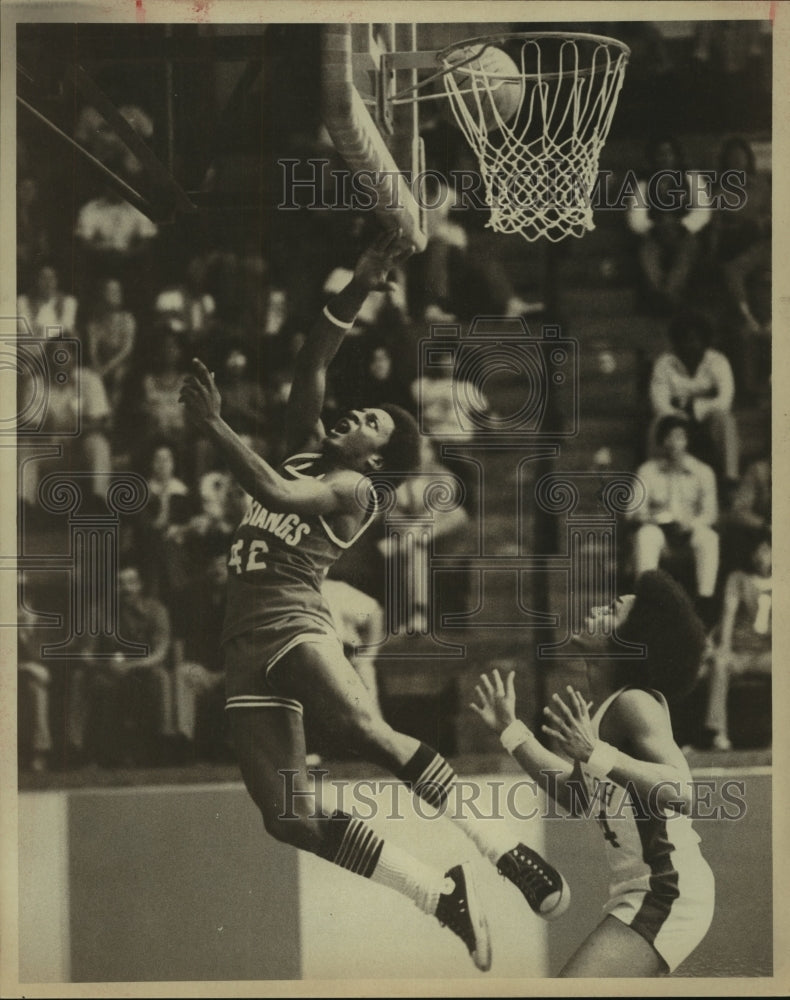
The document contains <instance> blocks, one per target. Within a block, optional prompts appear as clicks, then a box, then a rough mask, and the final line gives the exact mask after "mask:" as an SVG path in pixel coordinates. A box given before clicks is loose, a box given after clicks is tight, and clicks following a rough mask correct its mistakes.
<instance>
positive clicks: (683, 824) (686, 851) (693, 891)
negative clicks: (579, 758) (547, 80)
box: [575, 688, 715, 972]
mask: <svg viewBox="0 0 790 1000" xmlns="http://www.w3.org/2000/svg"><path fill="white" fill-rule="evenodd" d="M625 690H626V689H625V688H620V690H619V691H615V692H614V694H612V695H610V696H609V697H608V698H607V699H606V700H605V701H604V702H603V703H602V704H601V705H600V706H599V707H598V710H597V712H596V713H595V714H594V715H593V717H592V720H591V721H592V728H593V731H594V733H595V735H596V737H597V736H598V732H599V728H600V725H601V720H602V719H603V717H604V715H605V714H606V711H607V709H608V708H609V707H610V705H611V704H612V702H613V701H614V700H615V699H616V698H617V697H618V696H619V695H620V694H622V692H623V691H625ZM648 693H649V694H650V695H652V696H653V697H654V698H656V699H657V700H658V701H659V702H660V703H661V705H662V706H663V708H664V711H665V712H666V714H667V721H669V709H668V707H667V703H666V699H665V698H664V696H663V695H662V694H660V692H658V691H649V692H648ZM579 773H580V774H581V778H582V782H581V785H582V791H583V797H584V799H585V801H584V802H583V803H582V805H583V806H584V807H585V810H586V812H587V813H588V814H589V815H592V816H594V817H595V818H596V819H597V821H598V823H599V824H600V826H601V829H602V831H603V835H604V840H605V843H606V856H607V861H608V862H609V870H610V873H611V875H610V885H609V900H608V902H607V903H606V905H605V906H604V913H606V914H608V915H610V916H613V917H616V918H617V919H618V920H620V921H621V922H622V923H624V924H626V925H627V926H629V927H631V928H632V930H634V931H636V932H637V933H638V934H640V935H641V936H642V937H643V938H644V939H645V940H646V941H648V942H649V943H650V944H651V945H652V946H653V947H654V948H655V950H656V951H657V952H658V954H659V955H660V956H661V957H662V958H663V959H664V961H665V963H666V966H667V969H668V971H670V972H671V971H674V970H675V969H676V968H677V967H678V965H680V964H681V962H683V961H684V960H685V959H686V958H687V957H688V955H689V954H690V953H691V952H692V951H693V950H694V949H695V948H696V946H697V945H698V944H699V942H700V941H701V940H702V939H703V938H704V937H705V935H706V933H707V932H708V928H709V927H710V924H711V921H712V919H713V908H714V902H715V885H714V879H713V873H712V872H711V870H710V867H709V866H708V864H707V862H706V861H705V859H704V858H703V856H702V853H701V851H700V848H699V837H698V836H697V834H696V833H695V832H694V829H693V827H692V825H691V819H690V818H689V817H688V816H684V815H683V814H682V813H680V812H678V811H677V810H674V809H659V808H658V804H657V802H655V801H647V802H645V801H643V800H642V798H641V797H640V795H639V794H638V792H637V791H636V789H635V788H634V787H633V786H631V787H629V786H628V785H626V786H625V787H623V786H620V785H615V784H614V783H613V782H611V781H607V780H603V781H600V780H599V779H598V778H595V777H594V776H593V775H591V774H590V773H589V772H588V771H586V770H585V768H584V766H583V765H582V766H581V767H579V765H578V764H577V765H576V768H575V774H576V776H578V775H579ZM682 780H684V781H691V774H690V773H689V772H688V768H686V774H685V775H683V779H682Z"/></svg>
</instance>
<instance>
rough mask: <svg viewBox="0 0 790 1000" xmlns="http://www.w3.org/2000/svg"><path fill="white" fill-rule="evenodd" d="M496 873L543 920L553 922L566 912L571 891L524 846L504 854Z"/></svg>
mask: <svg viewBox="0 0 790 1000" xmlns="http://www.w3.org/2000/svg"><path fill="white" fill-rule="evenodd" d="M497 871H498V872H499V874H500V875H504V876H505V878H506V879H508V880H509V881H511V882H512V883H513V885H514V886H516V888H517V889H520V890H521V894H522V895H523V897H524V899H526V901H527V902H528V903H529V905H530V906H531V907H532V909H533V910H534V911H535V913H537V915H538V916H539V917H543V919H544V920H556V918H557V917H561V916H562V914H563V913H564V912H565V911H566V910H567V909H568V906H569V904H570V901H571V891H570V889H569V888H568V884H567V882H566V881H565V879H564V878H563V877H562V875H560V873H559V872H558V871H557V869H556V868H552V866H551V865H550V864H548V863H547V862H546V861H544V860H543V858H542V857H541V856H540V855H539V854H538V853H537V852H536V851H532V850H530V848H529V847H525V846H524V844H518V845H517V846H516V847H514V848H513V850H512V851H508V852H507V854H503V855H502V857H501V858H500V859H499V861H498V862H497Z"/></svg>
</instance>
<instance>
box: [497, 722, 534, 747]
mask: <svg viewBox="0 0 790 1000" xmlns="http://www.w3.org/2000/svg"><path fill="white" fill-rule="evenodd" d="M528 739H529V730H528V729H527V727H526V726H525V725H524V723H523V722H522V721H521V719H515V720H514V721H513V722H511V723H510V725H508V726H505V728H504V729H503V730H502V732H501V733H500V734H499V742H500V743H501V744H502V746H503V747H504V748H505V750H507V752H508V753H513V751H514V750H515V749H516V747H520V746H521V744H522V743H526V741H527V740H528Z"/></svg>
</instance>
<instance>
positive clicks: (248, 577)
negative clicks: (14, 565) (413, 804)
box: [181, 232, 569, 970]
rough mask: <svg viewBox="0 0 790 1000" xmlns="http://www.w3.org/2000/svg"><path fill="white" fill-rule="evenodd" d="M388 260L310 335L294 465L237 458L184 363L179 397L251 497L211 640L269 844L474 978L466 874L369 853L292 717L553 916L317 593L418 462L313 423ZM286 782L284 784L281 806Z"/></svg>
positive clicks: (389, 434) (393, 416)
mask: <svg viewBox="0 0 790 1000" xmlns="http://www.w3.org/2000/svg"><path fill="white" fill-rule="evenodd" d="M401 247H402V243H401V242H400V236H399V234H398V233H397V232H394V233H388V234H384V235H382V236H381V237H380V238H379V239H378V240H377V241H376V242H375V243H374V244H373V245H372V246H371V247H369V248H368V249H367V250H366V251H365V252H364V253H363V254H362V255H361V257H360V259H359V261H358V262H357V265H356V267H355V270H354V275H353V278H352V280H351V282H350V283H349V284H348V285H347V286H346V288H345V289H343V291H341V292H340V293H339V294H338V295H336V296H335V297H334V298H333V299H332V300H331V301H330V302H329V304H328V305H327V307H326V308H325V309H324V311H323V315H322V316H321V317H320V318H319V320H318V322H317V324H316V325H315V327H314V329H313V330H312V331H311V333H310V336H309V337H308V339H307V342H306V343H305V345H304V347H303V349H302V351H301V353H300V354H299V356H298V358H297V361H296V368H295V375H294V380H293V387H292V389H291V394H290V398H289V401H288V410H287V431H286V435H287V442H286V443H287V446H288V448H289V454H290V455H291V457H290V458H288V459H286V461H285V462H284V463H283V465H282V466H281V468H280V469H278V470H276V469H274V468H273V467H272V466H270V465H269V464H268V463H267V462H266V461H264V460H263V459H262V458H260V457H259V456H258V455H257V454H255V453H254V452H252V451H251V450H250V449H249V448H247V447H246V446H245V445H244V443H243V442H242V441H241V440H240V439H239V438H238V437H237V435H235V434H234V433H233V432H232V431H231V430H230V428H229V427H228V425H227V424H226V423H225V422H224V421H223V420H222V419H221V417H220V407H221V398H220V395H219V393H218V391H217V389H216V387H215V385H214V381H213V378H212V376H211V375H210V373H209V372H208V371H207V370H206V368H205V366H204V365H202V364H201V363H200V362H199V361H197V360H195V361H194V362H193V368H194V374H192V375H190V376H188V377H187V379H186V380H185V384H184V387H183V390H182V397H181V398H182V401H183V403H184V404H185V406H186V410H187V414H188V416H189V418H190V420H191V421H192V422H193V423H195V424H197V425H198V426H199V427H200V428H201V429H202V430H203V431H204V432H205V433H208V435H209V436H210V437H211V439H212V440H213V441H214V443H215V445H216V446H217V447H218V449H219V451H220V452H221V453H222V454H223V455H224V457H225V459H226V461H227V463H228V465H229V467H230V469H231V471H232V472H233V474H234V475H235V476H236V477H237V479H238V481H239V483H240V484H241V486H242V487H243V488H244V489H245V490H246V491H247V492H248V493H249V494H250V496H251V497H252V502H251V505H250V507H249V509H248V511H247V513H246V515H245V517H244V518H243V520H242V523H241V524H240V525H239V528H238V530H237V532H236V535H235V537H234V540H233V542H232V545H231V550H230V559H229V563H228V565H229V569H230V574H229V582H228V601H227V613H226V620H225V627H224V631H223V637H222V639H223V648H224V657H225V671H226V690H227V708H228V716H229V720H230V728H231V734H232V738H233V743H234V746H235V749H236V753H237V756H238V760H239V764H240V767H241V772H242V775H243V778H244V781H245V784H246V786H247V789H248V791H249V793H250V795H251V797H252V799H253V800H254V802H255V803H256V805H257V806H258V808H259V809H260V811H261V814H262V816H263V822H264V826H265V828H266V830H267V831H268V832H269V833H270V834H271V835H272V836H274V837H276V838H277V839H279V840H282V841H285V842H286V843H289V844H291V845H293V846H294V847H298V848H301V849H303V850H307V851H312V852H314V853H315V854H317V855H319V856H320V857H322V858H325V859H326V860H327V861H330V862H332V863H334V864H336V865H339V866H341V867H343V868H346V869H348V870H349V871H351V872H354V873H355V874H358V875H362V876H364V877H367V878H370V879H371V880H372V881H374V882H379V883H381V884H384V885H387V886H390V887H391V888H393V889H396V890H397V891H399V892H401V893H402V894H404V895H406V896H408V897H409V898H411V899H412V900H413V901H414V902H415V903H416V904H417V906H418V907H419V908H420V909H422V910H423V911H424V912H426V913H428V914H431V915H434V916H436V917H437V918H438V920H439V921H440V922H441V923H442V924H443V925H446V926H447V927H449V928H450V929H452V930H453V931H454V932H455V933H456V934H457V935H458V936H459V937H461V939H462V940H463V941H464V943H465V944H466V946H467V948H468V950H469V952H470V954H471V956H472V958H473V960H474V962H475V964H476V965H477V967H478V968H480V969H483V970H485V969H487V968H489V967H490V963H491V946H490V941H489V936H488V928H487V923H486V920H485V916H484V914H483V913H482V911H481V908H480V904H479V901H478V898H477V893H476V891H475V887H474V884H473V881H472V878H471V869H470V868H469V867H468V866H467V865H457V866H455V867H453V868H451V869H450V871H449V872H447V873H446V875H442V873H441V872H435V871H433V870H432V869H431V868H429V867H428V866H426V865H424V864H422V863H421V862H420V861H418V860H417V859H416V858H414V857H413V856H411V855H410V854H408V853H406V852H405V851H403V850H401V849H400V848H398V847H396V846H395V845H393V844H391V843H390V842H389V841H384V840H382V839H381V838H380V837H379V836H378V835H377V834H376V833H374V832H373V830H372V829H371V828H370V827H369V826H368V825H367V824H366V823H364V822H363V821H362V820H360V819H357V818H353V817H351V816H350V815H347V814H345V813H342V812H339V811H334V812H333V813H332V814H328V813H327V812H325V811H323V810H321V809H318V810H317V809H316V808H315V800H314V798H313V799H312V801H311V799H310V795H311V794H312V793H311V791H310V790H311V789H312V786H311V784H309V783H308V780H307V775H306V771H305V734H304V728H303V711H306V712H307V715H308V719H312V718H316V719H321V720H322V721H323V723H324V724H325V725H326V726H328V727H331V731H332V733H333V735H334V736H335V738H337V739H340V740H342V741H343V742H344V743H345V745H346V746H347V747H348V748H349V749H351V750H353V751H354V752H355V753H357V754H358V755H359V756H361V757H363V758H365V759H367V760H368V761H372V762H374V763H377V764H380V765H381V766H383V767H385V768H386V769H387V770H389V771H390V772H391V773H393V774H394V775H395V776H396V777H397V778H399V779H400V780H402V781H403V782H405V783H406V784H407V785H408V787H409V788H410V789H411V790H412V792H413V793H414V794H415V795H417V796H419V797H420V798H421V799H423V800H425V801H426V802H428V803H429V804H431V805H433V806H435V807H438V808H442V809H444V810H445V815H447V816H448V817H450V818H451V819H452V820H453V821H454V822H456V823H457V824H458V825H459V826H460V827H461V828H462V829H463V831H464V832H465V833H466V834H467V836H469V837H470V839H471V840H472V841H473V842H474V844H475V845H476V846H477V848H478V849H479V850H480V851H481V852H482V853H483V854H484V855H485V856H486V857H488V858H489V859H490V860H491V861H492V862H493V863H494V864H495V865H496V866H497V869H498V870H499V872H500V873H501V874H502V875H504V876H505V877H506V878H508V879H509V880H510V881H511V882H513V883H514V884H515V885H516V886H517V888H518V889H519V890H520V891H521V892H522V894H523V896H524V898H525V899H526V900H527V902H528V903H529V905H530V906H531V907H532V909H533V910H534V911H535V912H536V913H538V914H540V915H541V916H543V917H546V918H553V917H555V916H559V915H560V914H561V913H562V912H564V910H565V909H566V908H567V905H568V900H569V892H568V889H567V886H566V885H565V883H564V880H563V879H562V877H561V875H560V874H559V873H558V872H557V871H556V870H555V869H554V868H552V867H551V866H550V865H548V864H546V862H545V861H543V859H542V858H541V857H540V856H539V855H537V854H536V853H535V852H533V851H532V850H531V849H530V848H528V847H526V846H525V845H524V844H520V843H517V842H516V841H515V838H514V837H513V836H512V834H509V833H508V831H507V829H506V828H505V827H504V825H497V824H490V823H488V824H485V825H484V826H483V825H481V824H480V823H479V822H477V821H476V820H475V819H474V817H473V816H471V815H470V814H469V808H468V806H467V804H466V803H465V802H464V801H463V797H462V796H461V795H460V789H459V786H458V784H457V782H456V776H455V773H454V771H453V769H452V767H451V766H450V765H449V764H448V763H447V761H446V760H444V758H443V757H442V756H441V755H440V754H438V753H436V752H435V751H434V750H432V749H431V748H430V747H428V746H426V745H425V744H423V743H420V742H419V741H418V740H416V739H414V738H413V737H411V736H407V735H404V734H403V733H398V732H395V730H393V729H392V727H391V726H389V725H388V724H387V723H386V722H385V720H384V719H383V718H382V717H381V715H380V714H379V712H378V711H377V710H376V708H375V704H374V702H373V700H372V698H371V697H370V694H369V692H368V691H367V689H366V688H365V685H364V684H363V683H362V681H361V680H360V677H359V675H358V674H357V672H356V671H355V670H354V668H353V666H352V665H351V664H350V663H349V662H348V660H347V659H346V658H345V656H344V655H343V649H342V645H341V643H340V641H339V639H338V636H337V634H336V631H335V627H334V625H333V623H332V618H331V615H330V612H329V610H328V608H327V606H326V603H325V601H324V598H323V597H322V595H321V581H322V579H323V578H324V576H325V574H326V571H327V570H328V568H329V567H330V566H331V565H332V563H333V562H334V561H335V560H336V559H337V558H338V556H339V555H340V554H341V552H342V551H343V550H344V549H347V548H348V547H349V546H350V545H352V544H353V543H354V542H355V541H356V540H357V539H358V538H359V536H360V535H361V534H362V532H363V531H364V530H365V529H366V528H367V526H368V525H369V524H370V522H371V520H372V519H373V517H374V516H375V513H376V504H375V496H374V491H373V488H372V483H371V480H370V478H369V477H370V476H371V475H372V474H374V473H379V474H381V473H387V472H389V473H396V474H397V473H402V472H408V471H411V470H413V469H414V468H415V467H416V465H417V463H418V455H419V433H418V430H417V425H416V423H415V421H414V419H413V418H412V417H411V416H410V415H409V414H408V413H406V412H405V411H403V410H401V409H399V408H398V407H395V406H382V407H379V408H369V409H359V410H353V411H351V412H349V413H346V414H345V415H344V416H343V417H342V418H341V419H340V420H339V421H338V422H337V423H336V424H335V426H334V427H333V428H332V430H330V431H329V433H326V432H325V430H324V427H323V425H322V423H321V419H320V417H321V410H322V408H323V403H324V393H325V385H326V377H327V369H328V367H329V364H330V362H331V361H332V359H333V358H334V356H335V354H336V353H337V351H338V349H339V347H340V344H341V342H342V340H343V337H344V335H345V334H346V333H347V332H348V330H350V329H351V328H352V327H353V325H354V320H355V317H356V315H357V313H358V311H359V310H360V309H361V307H362V305H363V303H364V302H365V300H366V298H367V296H368V294H369V293H370V292H371V291H373V290H386V289H387V288H388V287H390V286H389V285H388V281H387V279H388V275H389V274H390V272H391V271H392V269H393V268H394V267H395V266H396V265H397V264H398V263H400V262H401V260H402V259H404V258H405V256H407V255H408V252H409V251H406V253H404V252H403V250H402V249H400V248H401ZM286 772H290V773H291V774H293V773H295V774H296V777H295V779H294V785H293V794H292V795H291V796H289V801H285V798H286V796H285V784H284V780H283V774H284V773H286ZM306 793H307V794H306ZM492 827H496V829H492Z"/></svg>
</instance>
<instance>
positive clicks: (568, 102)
mask: <svg viewBox="0 0 790 1000" xmlns="http://www.w3.org/2000/svg"><path fill="white" fill-rule="evenodd" d="M629 55H630V50H629V48H628V46H627V45H624V44H623V43H622V42H619V41H617V40H616V39H614V38H606V37H604V36H602V35H586V34H573V33H568V32H544V33H533V32H521V33H514V34H509V35H501V36H485V37H480V38H472V39H468V40H466V41H463V42H458V43H456V44H454V45H451V46H448V47H447V48H446V49H443V50H442V51H441V52H439V53H438V59H439V62H440V64H441V65H442V66H443V71H442V73H441V76H442V79H443V81H444V89H445V93H446V95H447V97H448V98H449V101H450V105H451V107H452V110H453V114H454V116H455V120H456V122H457V124H458V127H459V128H460V129H461V131H462V132H463V133H464V135H465V136H466V139H467V141H468V142H469V145H470V146H471V148H472V150H473V151H474V153H475V154H476V156H477V158H478V161H479V164H480V173H481V176H482V178H483V183H484V186H485V188H484V189H485V200H486V203H487V204H488V206H489V208H490V210H491V218H490V220H489V222H488V223H487V225H488V226H489V227H490V228H492V229H494V230H495V231H496V232H498V233H521V235H522V236H523V237H524V238H525V239H527V240H529V241H534V240H537V239H539V238H540V237H541V236H545V237H546V238H547V239H549V240H551V241H552V242H558V241H559V240H561V239H564V237H566V236H568V235H572V236H583V235H584V234H585V233H586V232H588V231H589V230H591V229H594V228H595V225H594V223H593V212H592V204H591V197H590V196H591V194H592V191H593V187H594V185H595V181H596V178H597V174H598V160H599V157H600V154H601V150H602V149H603V146H604V143H605V142H606V138H607V136H608V134H609V129H610V127H611V124H612V118H613V117H614V112H615V108H616V106H617V99H618V97H619V95H620V88H621V87H622V84H623V77H624V75H625V67H626V64H627V62H628V57H629Z"/></svg>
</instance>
